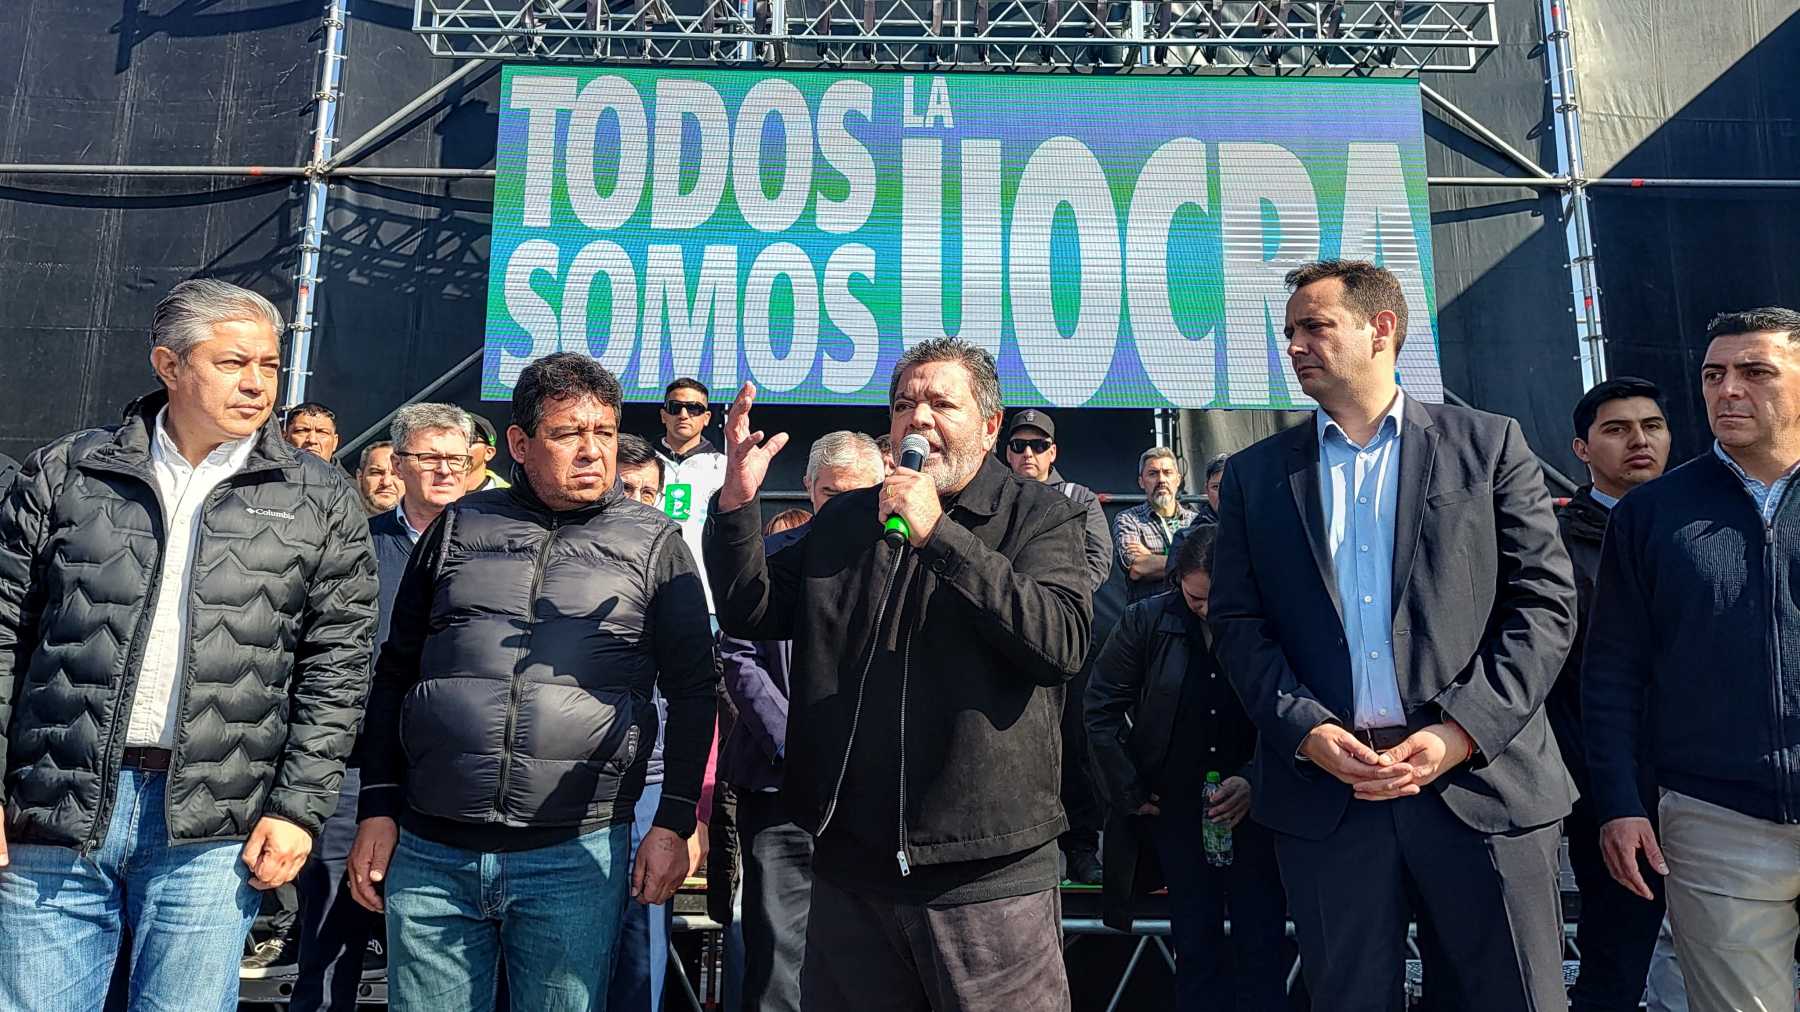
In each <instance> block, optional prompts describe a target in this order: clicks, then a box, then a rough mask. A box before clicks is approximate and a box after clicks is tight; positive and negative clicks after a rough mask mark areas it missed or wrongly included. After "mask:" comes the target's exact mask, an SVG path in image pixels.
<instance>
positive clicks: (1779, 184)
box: [1587, 179, 1800, 190]
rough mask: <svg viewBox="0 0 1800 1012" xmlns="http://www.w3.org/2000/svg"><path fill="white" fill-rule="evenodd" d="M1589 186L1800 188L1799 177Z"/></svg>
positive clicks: (1602, 181) (1597, 181) (1598, 183)
mask: <svg viewBox="0 0 1800 1012" xmlns="http://www.w3.org/2000/svg"><path fill="white" fill-rule="evenodd" d="M1587 185H1589V186H1616V187H1627V188H1630V189H1634V190H1636V189H1645V188H1656V187H1694V188H1698V189H1711V190H1800V179H1590V180H1587Z"/></svg>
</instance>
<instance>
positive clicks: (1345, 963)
mask: <svg viewBox="0 0 1800 1012" xmlns="http://www.w3.org/2000/svg"><path fill="white" fill-rule="evenodd" d="M1287 283H1288V286H1289V288H1290V289H1291V290H1292V291H1293V293H1294V294H1293V296H1292V297H1291V298H1290V299H1289V301H1288V307H1287V326H1286V332H1287V337H1288V349H1287V350H1288V356H1289V359H1290V362H1291V364H1292V366H1293V368H1294V374H1295V376H1296V377H1297V378H1298V380H1299V383H1300V386H1301V389H1303V390H1304V391H1305V392H1306V394H1307V395H1308V396H1310V397H1312V398H1313V399H1314V400H1316V401H1318V403H1319V411H1318V414H1317V417H1316V421H1315V422H1312V423H1305V424H1301V425H1298V426H1295V427H1294V428H1292V429H1289V430H1287V431H1286V432H1283V433H1280V434H1278V435H1275V436H1272V437H1270V438H1268V439H1265V440H1263V441H1262V442H1260V443H1257V444H1256V445H1255V446H1252V447H1251V448H1250V449H1248V450H1245V451H1243V452H1242V453H1239V454H1237V455H1235V456H1233V457H1232V459H1231V466H1230V467H1229V468H1227V469H1226V472H1225V480H1224V484H1223V487H1222V489H1221V494H1220V510H1219V512H1220V531H1219V537H1218V546H1217V556H1216V560H1215V564H1214V583H1213V591H1212V600H1211V615H1210V618H1211V623H1212V627H1213V631H1214V635H1215V638H1216V649H1217V654H1218V657H1219V661H1220V663H1221V664H1222V665H1223V667H1224V668H1225V671H1226V674H1227V675H1228V676H1229V677H1230V679H1231V681H1232V684H1233V685H1234V686H1235V687H1236V688H1237V691H1238V694H1239V695H1240V696H1241V697H1242V699H1243V702H1244V705H1245V709H1246V710H1247V711H1248V713H1249V715H1250V719H1251V720H1252V721H1253V722H1254V723H1255V724H1256V726H1257V731H1258V737H1259V741H1258V748H1257V756H1256V761H1255V763H1254V764H1253V780H1252V783H1253V796H1254V798H1255V803H1254V811H1253V817H1254V818H1255V819H1256V820H1257V821H1258V822H1261V823H1263V824H1264V825H1266V826H1268V827H1269V828H1270V829H1272V830H1274V831H1275V834H1276V849H1277V853H1278V857H1279V861H1280V864H1281V870H1282V878H1283V881H1284V882H1285V883H1286V886H1287V892H1288V901H1289V905H1290V909H1291V911H1292V914H1293V918H1294V924H1295V928H1296V932H1297V934H1298V938H1299V943H1300V953H1301V966H1302V967H1303V969H1304V970H1305V972H1306V982H1307V987H1308V990H1309V991H1310V992H1311V993H1312V995H1313V1001H1314V1006H1313V1007H1314V1008H1317V1009H1326V1008H1329V1009H1331V1010H1332V1012H1395V1010H1398V1009H1400V1008H1401V1003H1402V976H1403V966H1404V958H1405V949H1404V946H1405V941H1406V927H1407V921H1408V918H1409V915H1411V914H1414V913H1416V914H1417V915H1418V917H1419V920H1420V922H1421V924H1423V925H1427V926H1428V928H1429V937H1428V938H1426V939H1424V941H1425V943H1426V948H1427V951H1430V952H1433V953H1436V954H1441V956H1442V957H1443V958H1442V959H1441V961H1438V962H1433V964H1432V965H1430V966H1428V967H1427V969H1426V973H1427V981H1428V983H1427V985H1426V987H1427V989H1428V991H1430V992H1431V993H1432V996H1433V999H1434V1004H1436V1005H1438V1006H1439V1007H1443V1008H1454V1009H1457V1010H1459V1012H1486V1010H1492V1012H1526V1010H1530V1012H1541V1010H1546V1009H1559V1010H1560V1009H1563V1008H1565V1007H1566V1004H1565V1000H1564V997H1563V985H1562V918H1561V912H1560V909H1559V904H1558V892H1557V853H1556V851H1557V842H1558V825H1557V824H1558V821H1559V820H1560V819H1562V817H1563V816H1564V815H1566V814H1568V812H1569V806H1570V804H1571V802H1572V801H1573V799H1574V786H1573V784H1572V783H1571V781H1570V779H1569V774H1568V772H1567V770H1565V769H1564V767H1563V763H1562V759H1561V757H1560V756H1559V755H1558V753H1557V749H1556V744H1555V741H1554V739H1553V738H1552V736H1551V733H1550V725H1549V723H1548V721H1547V720H1546V718H1545V716H1544V713H1543V705H1544V700H1545V698H1546V697H1547V696H1548V694H1549V692H1550V688H1551V685H1552V684H1553V683H1554V682H1555V681H1556V675H1557V672H1558V670H1559V668H1560V667H1561V665H1562V662H1563V658H1564V656H1565V655H1566V654H1567V652H1568V649H1569V644H1570V639H1571V636H1572V634H1573V628H1574V616H1575V588H1574V582H1573V577H1572V575H1571V570H1570V565H1569V557H1568V554H1567V553H1566V552H1565V551H1564V549H1563V546H1562V542H1561V540H1560V539H1559V537H1558V535H1557V527H1556V518H1555V516H1554V515H1553V514H1552V512H1551V503H1550V497H1549V494H1548V493H1547V492H1546V490H1545V487H1544V478H1543V473H1542V471H1541V470H1540V469H1539V467H1538V465H1537V463H1536V461H1535V458H1533V456H1532V454H1531V450H1530V449H1529V448H1528V447H1527V446H1526V444H1525V440H1524V437H1523V436H1522V435H1521V434H1520V431H1519V426H1518V424H1517V423H1516V422H1514V421H1512V420H1511V419H1507V418H1502V417H1499V416H1495V415H1490V414H1485V413H1483V412H1479V411H1473V410H1468V409H1463V408H1455V407H1449V406H1441V405H1436V404H1425V403H1422V402H1420V401H1416V400H1413V399H1411V398H1409V397H1406V396H1405V395H1403V394H1401V393H1400V391H1399V389H1398V386H1397V383H1396V381H1395V360H1396V357H1397V355H1398V352H1399V349H1400V346H1401V344H1402V343H1403V342H1404V341H1405V339H1406V300H1405V298H1404V295H1403V293H1402V290H1401V288H1400V285H1399V283H1398V281H1397V280H1396V279H1395V278H1394V276H1393V275H1392V274H1390V273H1388V272H1387V271H1385V270H1383V269H1381V268H1378V267H1375V266H1373V265H1371V264H1367V263H1362V262H1357V261H1325V262H1322V263H1317V264H1309V265H1307V266H1306V267H1303V268H1301V269H1299V270H1296V271H1294V272H1293V273H1291V274H1289V275H1288V278H1287ZM1440 963H1441V965H1440Z"/></svg>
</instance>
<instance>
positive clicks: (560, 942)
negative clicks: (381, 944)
mask: <svg viewBox="0 0 1800 1012" xmlns="http://www.w3.org/2000/svg"><path fill="white" fill-rule="evenodd" d="M630 844H631V826H630V824H629V823H621V824H619V825H616V826H609V827H607V828H605V829H601V830H597V831H595V832H592V833H587V834H585V835H582V836H579V837H576V838H575V839H573V840H569V841H566V842H564V843H558V844H553V845H551V846H548V847H539V848H538V849H536V850H524V851H515V852H511V853H501V854H493V853H486V852H483V851H475V850H463V849H461V848H459V847H450V846H446V845H444V844H441V843H433V842H432V841H430V840H426V839H422V838H420V837H418V836H415V835H414V834H412V833H409V832H406V831H404V830H402V831H401V833H400V845H399V846H398V847H397V848H395V850H394V859H393V862H392V864H391V865H390V866H389V868H388V880H387V890H386V897H387V931H388V1003H389V1004H390V1005H391V1006H393V1008H394V1009H395V1010H396V1012H488V1010H491V1009H493V1008H494V1001H495V989H496V973H497V971H498V970H499V966H500V959H501V954H502V953H504V954H505V959H506V981H507V999H508V1003H509V1005H510V1007H511V1008H514V1009H520V1010H526V1009H529V1010H531V1012H595V1010H599V1009H603V1008H605V1007H606V1004H605V996H606V982H607V978H608V977H609V976H610V974H611V972H612V962H613V953H614V950H615V948H616V947H617V944H618V938H619V922H620V919H621V916H622V913H623V905H624V903H625V899H626V895H627V893H628V891H629V886H630V876H631V865H630V862H629V857H628V855H629V854H630Z"/></svg>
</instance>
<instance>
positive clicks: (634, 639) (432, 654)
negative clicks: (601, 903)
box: [400, 482, 681, 827]
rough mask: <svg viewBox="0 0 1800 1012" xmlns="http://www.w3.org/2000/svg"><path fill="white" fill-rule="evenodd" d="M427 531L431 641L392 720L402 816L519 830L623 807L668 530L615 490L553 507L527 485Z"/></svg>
mask: <svg viewBox="0 0 1800 1012" xmlns="http://www.w3.org/2000/svg"><path fill="white" fill-rule="evenodd" d="M440 522H441V523H442V524H443V525H444V529H443V537H442V543H441V545H440V546H439V550H438V553H437V558H436V559H434V560H433V561H432V562H431V565H432V566H433V567H434V569H435V571H436V573H435V579H434V581H433V583H434V586H435V595H434V600H433V602H432V610H431V632H430V634H429V635H428V636H427V638H426V641H425V645H424V650H423V653H422V655H421V657H420V664H419V672H420V680H419V682H418V683H417V684H416V685H414V686H413V688H412V689H411V691H410V692H408V693H407V696H406V700H405V703H404V704H403V706H402V709H401V716H400V740H401V746H402V748H403V749H404V751H405V753H406V761H407V767H408V773H407V778H406V783H407V802H408V804H409V805H410V807H412V808H413V809H414V810H416V811H418V812H420V813H422V814H425V815H428V816H434V817H437V818H444V819H453V820H457V821H460V822H485V823H490V824H494V823H498V824H502V825H509V826H521V827H523V826H547V825H563V824H577V823H582V822H589V821H593V820H599V819H607V818H610V817H611V814H612V811H613V809H614V807H615V806H623V809H624V810H626V811H629V810H630V808H631V806H632V805H633V804H635V803H636V800H637V797H638V795H639V794H641V793H642V790H643V780H644V769H643V768H644V764H643V763H641V762H639V761H638V760H639V757H640V755H643V754H644V753H647V752H648V751H649V746H650V744H651V743H653V742H654V741H655V740H656V711H655V709H654V708H653V707H652V706H651V703H650V694H651V688H652V686H653V685H654V683H655V680H656V665H655V662H654V653H653V651H652V649H650V647H651V645H650V644H646V643H644V642H643V639H644V637H645V636H646V635H647V633H646V631H645V630H646V627H647V625H648V622H647V619H648V611H649V608H650V602H651V599H652V597H653V595H654V593H655V577H654V567H655V560H656V559H657V557H658V555H659V553H660V552H661V551H662V548H663V544H664V541H665V540H666V539H668V538H678V537H680V536H681V533H680V529H679V528H677V527H676V526H675V524H674V522H673V521H671V520H669V519H668V518H667V517H665V516H663V515H662V514H661V513H660V512H657V511H656V510H653V509H651V508H649V507H647V506H643V505H642V504H639V503H635V502H632V501H631V500H629V499H626V498H625V497H624V496H623V495H621V494H619V493H618V492H617V491H614V492H611V493H608V495H607V496H606V498H605V499H603V500H601V501H600V502H599V503H597V504H596V505H595V506H594V507H592V508H591V509H586V510H580V511H575V512H568V511H563V512H557V511H553V510H551V509H549V508H548V507H546V506H544V505H543V504H542V503H541V502H539V501H538V500H537V498H536V497H535V496H534V495H533V494H532V492H531V489H530V486H529V484H528V483H526V482H519V483H517V484H515V485H514V486H513V487H512V488H510V489H506V490H498V489H496V490H492V491H488V492H481V493H476V494H474V495H471V496H468V497H465V498H464V499H462V500H460V501H459V502H457V503H456V504H454V505H452V506H451V507H449V508H448V509H447V510H445V512H444V515H443V518H442V519H441V521H440ZM421 550H424V545H423V544H421Z"/></svg>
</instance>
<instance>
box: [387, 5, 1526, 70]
mask: <svg viewBox="0 0 1800 1012" xmlns="http://www.w3.org/2000/svg"><path fill="white" fill-rule="evenodd" d="M1496 6H1497V3H1496V0H1470V2H1460V3H1446V2H1438V3H1427V2H1417V0H1311V2H1232V0H414V3H413V30H414V31H415V32H417V33H419V34H420V35H421V36H423V37H424V39H425V41H426V44H427V46H428V47H429V48H430V51H431V52H432V53H433V54H434V55H437V56H448V57H462V58H471V59H503V60H548V61H572V62H596V61H604V62H608V63H615V62H623V63H646V64H656V65H664V66H666V65H670V64H676V65H706V66H721V65H725V66H731V65H738V66H771V65H792V66H800V67H858V68H864V67H880V68H891V67H901V68H926V69H967V70H1064V71H1067V70H1093V69H1103V70H1115V71H1137V72H1162V73H1170V72H1174V73H1182V72H1187V73H1226V74H1231V73H1236V74H1259V75H1299V74H1309V75H1339V76H1343V75H1374V74H1382V75H1410V74H1416V73H1418V72H1420V71H1464V72H1467V71H1473V70H1474V69H1475V68H1476V66H1477V64H1479V63H1480V61H1481V58H1482V56H1483V55H1484V54H1485V53H1486V52H1487V51H1488V50H1491V49H1494V48H1496V47H1498V45H1499V36H1498V24H1497V21H1496V15H1495V7H1496Z"/></svg>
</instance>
